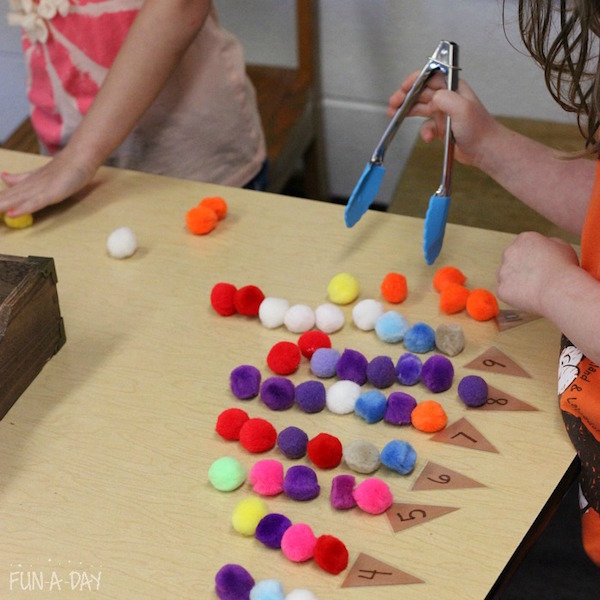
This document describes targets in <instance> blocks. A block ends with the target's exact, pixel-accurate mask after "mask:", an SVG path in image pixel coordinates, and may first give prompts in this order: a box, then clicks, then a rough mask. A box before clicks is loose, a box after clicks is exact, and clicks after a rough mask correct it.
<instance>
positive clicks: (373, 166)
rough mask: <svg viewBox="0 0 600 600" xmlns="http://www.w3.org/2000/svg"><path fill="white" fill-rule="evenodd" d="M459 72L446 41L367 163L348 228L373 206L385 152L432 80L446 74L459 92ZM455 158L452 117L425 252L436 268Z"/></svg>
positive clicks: (347, 215) (348, 211)
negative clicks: (435, 262)
mask: <svg viewBox="0 0 600 600" xmlns="http://www.w3.org/2000/svg"><path fill="white" fill-rule="evenodd" d="M458 70H459V66H458V45H457V44H455V43H454V42H448V41H445V40H442V41H441V42H440V43H439V44H438V47H437V48H436V49H435V52H434V53H433V54H432V56H431V57H430V58H429V60H428V62H427V64H426V65H425V66H424V67H423V70H422V71H421V72H420V73H419V76H418V77H417V79H416V80H415V82H414V83H413V85H412V87H411V88H410V90H409V91H408V94H407V95H406V98H405V99H404V102H403V103H402V105H401V106H400V107H399V108H398V110H397V111H396V113H395V114H394V116H393V118H392V120H391V121H390V123H389V124H388V126H387V128H386V130H385V132H384V133H383V135H382V136H381V139H380V140H379V143H378V144H377V146H376V148H375V150H374V151H373V154H372V156H371V160H370V161H369V162H368V163H367V166H366V168H365V170H364V172H363V174H362V176H361V178H360V179H359V181H358V183H357V185H356V187H355V188H354V191H353V192H352V195H351V196H350V199H349V200H348V204H347V205H346V210H345V213H344V219H345V222H346V225H347V226H348V227H352V226H353V225H355V224H356V223H357V222H358V221H359V220H360V218H361V217H362V216H363V214H364V213H365V212H366V211H367V210H368V208H369V207H370V206H371V204H372V203H373V200H374V199H375V195H376V194H377V192H378V191H379V187H380V186H381V182H382V180H383V176H384V174H385V168H384V166H383V158H384V155H385V152H386V150H387V148H388V146H389V145H390V143H391V142H392V140H393V138H394V136H395V135H396V133H397V131H398V129H399V128H400V125H401V124H402V121H404V118H405V117H406V115H407V114H408V113H409V112H410V110H411V108H412V107H413V105H414V104H415V102H416V101H417V99H418V98H419V95H420V94H421V92H422V91H423V89H424V87H425V85H426V84H427V82H428V81H429V79H430V77H431V76H432V75H434V73H436V72H437V71H440V72H442V73H444V75H445V76H446V81H447V86H448V89H449V90H453V91H456V89H457V88H458ZM453 158H454V136H453V135H452V129H451V122H450V117H449V116H447V117H446V136H445V140H444V165H443V170H442V182H441V184H440V187H439V188H438V189H437V191H436V192H435V194H434V195H433V196H431V198H430V200H429V207H428V209H427V215H426V217H425V227H424V233H423V250H424V253H425V261H426V262H427V264H432V263H433V262H434V261H435V259H436V258H437V256H438V254H439V253H440V250H441V248H442V242H443V239H444V231H445V228H446V218H447V216H448V208H449V205H450V184H451V180H452V161H453Z"/></svg>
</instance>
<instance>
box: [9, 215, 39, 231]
mask: <svg viewBox="0 0 600 600" xmlns="http://www.w3.org/2000/svg"><path fill="white" fill-rule="evenodd" d="M2 218H3V219H4V223H5V225H7V226H8V227H10V228H11V229H25V228H26V227H31V226H32V225H33V215H29V214H26V215H19V216H18V217H9V216H8V215H4V216H3V217H2Z"/></svg>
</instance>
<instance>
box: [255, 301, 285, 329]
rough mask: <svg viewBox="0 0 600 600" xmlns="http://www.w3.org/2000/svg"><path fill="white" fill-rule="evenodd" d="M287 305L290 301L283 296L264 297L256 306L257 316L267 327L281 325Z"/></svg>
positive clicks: (272, 327)
mask: <svg viewBox="0 0 600 600" xmlns="http://www.w3.org/2000/svg"><path fill="white" fill-rule="evenodd" d="M289 307H290V303H289V302H288V301H287V300H284V299H283V298H272V297H268V298H265V299H264V300H263V301H262V302H261V303H260V306H259V307H258V318H259V320H260V322H261V323H262V324H263V325H264V326H265V327H266V328H267V329H275V328H276V327H281V325H283V319H284V317H285V313H286V312H287V311H288V309H289Z"/></svg>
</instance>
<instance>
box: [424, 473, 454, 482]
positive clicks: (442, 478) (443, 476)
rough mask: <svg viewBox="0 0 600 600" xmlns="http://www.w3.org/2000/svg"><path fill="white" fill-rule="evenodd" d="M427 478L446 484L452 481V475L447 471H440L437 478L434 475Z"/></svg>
mask: <svg viewBox="0 0 600 600" xmlns="http://www.w3.org/2000/svg"><path fill="white" fill-rule="evenodd" d="M427 479H429V481H431V482H433V483H442V484H444V485H445V484H446V483H450V481H451V480H452V477H450V475H448V474H447V473H440V474H439V475H438V478H437V479H435V478H434V477H428V478H427Z"/></svg>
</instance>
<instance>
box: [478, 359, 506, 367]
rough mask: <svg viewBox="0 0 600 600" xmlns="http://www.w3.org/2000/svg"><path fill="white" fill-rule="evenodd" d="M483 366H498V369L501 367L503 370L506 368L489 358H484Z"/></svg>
mask: <svg viewBox="0 0 600 600" xmlns="http://www.w3.org/2000/svg"><path fill="white" fill-rule="evenodd" d="M483 364H484V365H485V366H486V367H495V366H496V365H498V366H499V367H502V368H503V369H505V368H506V365H503V364H502V363H499V362H498V361H496V360H492V359H491V358H486V359H484V361H483Z"/></svg>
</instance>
